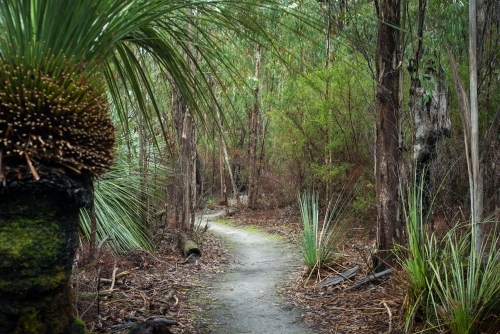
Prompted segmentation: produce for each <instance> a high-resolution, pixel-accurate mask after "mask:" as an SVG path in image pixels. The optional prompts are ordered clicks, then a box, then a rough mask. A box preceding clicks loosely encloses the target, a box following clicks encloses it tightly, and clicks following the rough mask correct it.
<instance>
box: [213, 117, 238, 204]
mask: <svg viewBox="0 0 500 334" xmlns="http://www.w3.org/2000/svg"><path fill="white" fill-rule="evenodd" d="M217 120H218V121H219V125H220V127H221V128H220V131H221V133H220V145H221V148H222V153H223V154H224V162H225V163H226V168H227V171H228V172H229V178H230V179H231V186H232V187H233V196H234V198H235V199H236V205H237V206H238V207H239V206H240V204H241V203H240V196H239V192H238V187H237V186H236V180H235V178H234V174H233V170H232V169H231V163H230V162H229V154H228V153H227V145H226V140H225V138H224V134H225V131H224V127H223V124H222V121H221V118H220V115H219V111H217ZM226 205H227V203H226Z"/></svg>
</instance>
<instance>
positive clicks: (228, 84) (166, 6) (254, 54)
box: [0, 0, 500, 334]
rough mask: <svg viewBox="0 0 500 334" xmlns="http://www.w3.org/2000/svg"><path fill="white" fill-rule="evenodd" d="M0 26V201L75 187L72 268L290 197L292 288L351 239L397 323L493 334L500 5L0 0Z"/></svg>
mask: <svg viewBox="0 0 500 334" xmlns="http://www.w3.org/2000/svg"><path fill="white" fill-rule="evenodd" d="M61 18H62V19H61ZM59 19H61V22H62V23H61V27H64V28H61V27H59V26H57V27H56V26H55V25H54V24H53V22H59ZM0 31H2V32H4V31H5V32H6V33H2V34H1V35H0V202H1V201H2V200H3V199H5V198H8V196H9V195H8V190H9V189H11V188H9V187H13V189H14V190H16V189H18V188H16V187H18V185H19V182H32V181H33V184H36V185H37V186H38V185H40V184H42V185H45V183H44V182H45V181H47V180H48V181H47V184H48V188H47V189H54V188H50V187H53V186H54V184H56V185H57V187H61V189H63V190H64V191H61V193H62V194H63V195H64V196H66V195H67V196H70V195H71V196H73V197H75V198H76V197H78V196H80V194H82V192H80V191H81V190H82V189H84V190H85V191H87V190H88V189H91V190H90V191H89V193H91V195H89V196H87V195H81V196H82V198H83V197H84V199H82V200H81V203H80V202H78V203H77V204H78V207H76V205H77V204H75V210H80V225H79V226H80V228H79V232H80V253H81V254H84V255H85V258H84V259H83V255H82V259H80V261H81V263H80V265H81V266H83V267H84V268H85V266H86V265H88V266H90V267H91V266H93V265H96V263H98V262H99V261H100V259H99V254H100V253H99V252H100V249H101V248H107V247H109V249H110V250H111V251H112V252H113V253H115V254H121V255H123V254H129V253H133V252H142V251H144V252H154V251H155V249H156V248H157V247H160V246H161V247H164V249H165V248H167V247H166V246H165V245H164V244H165V243H168V245H169V246H172V247H174V246H176V245H177V244H178V243H182V240H187V239H189V238H192V239H195V240H197V239H196V236H197V235H198V234H202V233H204V232H205V231H206V229H207V228H204V227H200V226H196V220H195V216H196V214H197V212H202V210H204V209H206V208H207V207H214V208H215V207H217V208H219V207H221V208H222V207H224V208H225V210H226V213H227V214H228V215H232V214H234V213H235V212H234V211H236V212H241V211H244V210H249V211H248V212H250V213H252V212H260V210H274V211H278V210H285V209H286V210H289V212H291V215H293V216H295V217H296V218H297V219H301V225H300V227H301V228H300V232H298V233H297V235H295V236H294V238H295V242H296V245H294V246H295V247H296V249H297V251H300V253H301V255H302V260H303V264H304V266H305V269H304V271H305V272H306V274H305V277H307V279H306V281H307V282H306V283H307V284H310V285H314V284H316V283H319V282H320V281H321V280H322V277H324V276H322V275H320V273H321V272H322V271H326V272H328V274H329V275H330V274H331V275H333V274H338V273H339V272H340V268H341V267H342V266H340V265H337V264H338V262H340V261H341V259H342V258H343V256H344V254H343V252H342V250H343V249H344V248H345V247H347V246H346V244H345V240H346V239H347V238H349V237H351V236H353V235H356V236H360V238H363V242H364V243H365V246H366V247H364V248H363V251H366V253H369V254H368V255H366V261H364V262H365V263H364V265H365V266H366V267H367V269H366V272H365V273H363V275H364V274H366V276H368V275H371V274H373V273H376V272H378V271H382V270H383V269H386V268H388V267H395V268H396V273H395V275H394V276H395V277H396V278H397V279H395V280H394V282H396V283H398V284H400V285H399V286H398V289H400V290H402V291H404V294H405V296H406V299H405V303H404V305H398V307H399V306H401V307H403V308H404V312H405V315H404V317H403V318H404V322H405V323H404V325H403V327H404V328H401V329H400V330H402V331H406V332H409V333H416V332H427V331H428V332H436V333H443V332H447V331H449V332H451V333H452V334H462V333H464V334H465V333H468V334H475V333H477V334H479V333H498V332H500V317H499V316H498V314H500V252H499V249H500V244H499V243H500V240H499V238H500V233H499V231H500V225H499V219H500V2H499V1H498V0H477V1H476V0H469V1H467V0H463V1H456V0H442V1H429V0H413V1H412V0H375V1H369V0H325V1H322V0H297V1H293V0H279V1H274V0H259V1H254V0H235V1H226V0H213V1H205V0H193V1H184V0H182V1H181V0H169V1H160V0H150V1H142V0H123V1H115V0H106V1H105V0H71V2H69V0H31V1H25V0H22V1H20V0H1V1H0ZM54 171H56V172H54ZM53 172H54V173H53ZM60 175H64V177H66V176H67V175H69V176H68V179H70V180H73V179H77V180H79V182H80V181H81V182H82V183H85V184H86V186H87V183H88V185H89V186H88V189H87V188H86V186H80V185H78V186H75V185H73V184H72V183H71V182H69V181H68V182H66V181H67V180H66V179H64V180H62V181H61V180H59V179H57V177H59V176H60ZM52 178H54V179H57V180H56V181H54V180H53V179H52ZM26 180H28V181H26ZM40 180H42V182H38V181H40ZM82 180H83V181H82ZM353 180H356V181H355V182H353ZM37 182H38V183H37ZM65 182H66V183H65ZM30 184H31V183H30ZM67 184H71V187H75V189H69V188H68V189H64V187H69V186H67ZM19 188H20V189H24V190H26V191H28V190H29V189H31V188H29V187H24V188H23V187H19ZM57 189H59V188H57ZM407 189H408V190H407ZM9 191H10V190H9ZM16 191H17V190H16ZM79 192H80V193H79ZM40 193H46V192H45V190H43V189H42V190H40ZM16 194H17V193H16ZM19 194H21V192H19ZM51 194H52V193H51ZM68 194H70V195H68ZM75 194H78V195H75ZM19 196H21V195H19ZM61 196H62V195H61ZM73 197H71V198H73ZM297 198H298V201H297ZM84 202H85V203H84ZM51 203H52V202H51ZM62 205H64V204H63V203H62V204H61V206H62ZM229 207H232V208H233V209H232V210H234V211H230V210H229ZM80 208H81V209H80ZM76 212H77V213H78V211H76ZM75 217H76V216H75ZM485 217H486V218H485ZM29 219H30V221H31V217H30V218H29ZM7 220H8V218H6V219H5V220H4V221H1V222H0V223H1V224H5V226H6V225H7V224H16V223H15V222H14V223H13V222H10V221H7ZM75 221H76V218H75ZM1 224H0V233H4V232H3V231H10V230H9V228H7V227H4V225H1ZM276 224H278V223H276ZM280 224H281V223H280ZM283 224H288V223H283ZM165 230H168V231H169V233H171V234H169V236H171V238H170V239H168V240H164V239H162V238H163V237H164V234H165V233H163V232H164V231H165ZM359 231H362V232H359ZM358 232H359V234H356V233H358ZM5 233H7V232H5ZM174 236H175V237H174ZM3 238H4V240H9V235H7V234H5V235H3ZM40 239H43V238H40ZM200 240H202V239H200ZM350 246H352V245H350ZM75 247H76V246H75ZM352 247H354V246H352ZM139 250H140V251H139ZM359 252H360V253H361V251H359ZM27 253H30V254H31V253H36V251H34V250H30V251H29V252H27ZM69 253H71V252H69ZM69 253H68V254H69ZM71 254H72V253H71ZM140 254H142V253H140ZM14 255H15V256H17V255H16V254H14ZM14 255H13V256H14ZM140 256H142V255H140ZM140 256H137V257H140ZM0 257H2V254H0ZM363 260H365V254H364V253H363ZM186 261H187V260H186ZM139 262H140V261H139ZM145 262H147V261H145ZM148 263H149V262H148ZM9 265H10V262H9ZM336 265H337V266H336ZM176 266H177V262H176ZM6 268H7V267H6ZM9 268H10V267H9ZM68 268H69V267H68ZM0 269H2V268H0ZM80 269H81V268H80ZM68 270H69V269H68ZM1 271H2V270H0V272H1ZM83 271H85V269H83ZM4 272H8V270H4ZM95 272H96V273H97V274H96V275H97V276H98V275H99V273H98V271H97V270H95ZM99 280H100V278H99V277H97V278H95V282H94V283H93V284H94V285H93V286H92V289H94V287H96V288H97V289H98V288H99V284H100V281H99ZM96 282H97V283H96ZM396 283H394V284H396ZM111 290H112V289H111ZM68 293H69V292H68ZM332 293H333V292H332ZM98 298H99V297H97V299H98ZM21 302H22V300H21ZM0 304H2V303H0ZM5 305H7V304H5ZM384 307H386V308H387V309H389V307H388V306H387V305H385V306H384ZM163 311H165V309H163ZM165 312H167V311H165ZM384 312H385V309H384ZM69 313H71V312H69ZM69 313H68V314H69ZM388 313H389V318H390V321H392V315H391V313H390V310H389V312H388ZM1 315H2V314H0V316H1ZM68 317H70V316H68ZM9 321H10V320H9ZM71 321H73V320H71ZM390 321H389V323H390V324H391V325H392V323H391V322H390ZM61 326H62V325H61ZM0 333H1V329H0Z"/></svg>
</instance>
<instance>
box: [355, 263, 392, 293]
mask: <svg viewBox="0 0 500 334" xmlns="http://www.w3.org/2000/svg"><path fill="white" fill-rule="evenodd" d="M393 272H394V269H392V268H389V269H387V270H384V271H381V272H379V273H376V274H373V275H370V276H366V277H365V278H362V279H360V280H357V281H356V282H355V283H354V284H353V285H352V286H350V287H349V288H347V290H352V289H356V288H357V287H359V286H361V285H363V284H366V283H368V282H371V281H374V280H376V279H377V278H380V277H383V276H385V275H390V274H392V273H393Z"/></svg>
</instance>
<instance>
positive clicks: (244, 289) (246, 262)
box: [203, 212, 313, 334]
mask: <svg viewBox="0 0 500 334" xmlns="http://www.w3.org/2000/svg"><path fill="white" fill-rule="evenodd" d="M220 215H221V212H217V213H214V214H211V215H207V216H204V217H203V219H204V220H206V221H208V224H209V226H210V227H209V231H212V232H213V233H214V234H217V235H219V236H220V237H221V238H222V239H223V241H224V243H225V244H226V246H227V247H228V248H229V249H230V252H231V253H232V254H233V256H234V261H235V265H234V268H232V270H229V272H227V273H225V274H223V275H221V277H220V279H219V280H218V282H217V283H214V284H215V286H214V288H213V289H211V290H210V292H209V294H210V296H209V297H210V298H211V299H212V300H215V302H214V305H211V306H212V309H211V311H210V315H209V316H210V318H211V320H212V321H213V332H214V333H225V334H238V333H273V334H306V333H313V332H312V331H311V330H310V329H307V328H306V327H305V326H304V325H303V324H302V323H300V322H299V320H300V312H298V311H297V310H296V309H295V308H294V307H293V304H291V303H290V302H287V301H285V300H284V299H283V298H281V297H280V295H279V294H278V289H279V288H280V286H283V285H285V284H286V282H287V281H288V279H289V278H290V277H291V274H292V273H293V272H294V271H295V272H296V271H297V269H298V268H299V265H300V259H299V257H298V254H296V249H293V247H291V245H289V244H287V243H286V242H284V241H282V240H281V239H279V238H278V237H276V236H272V235H269V234H266V233H262V232H256V231H252V230H248V229H244V228H239V227H233V226H229V225H226V224H222V223H220V222H217V220H218V217H219V216H220Z"/></svg>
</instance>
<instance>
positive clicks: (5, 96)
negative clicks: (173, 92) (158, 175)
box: [0, 0, 261, 333]
mask: <svg viewBox="0 0 500 334" xmlns="http://www.w3.org/2000/svg"><path fill="white" fill-rule="evenodd" d="M188 6H192V8H196V11H197V12H202V13H204V16H203V17H204V18H205V20H206V21H207V22H211V23H213V24H217V25H218V26H220V27H223V28H227V29H232V30H233V31H236V32H237V33H241V32H242V31H243V30H244V28H249V29H252V30H254V31H255V32H257V33H260V32H261V29H260V27H259V26H258V25H257V24H256V23H255V22H254V21H252V20H251V19H249V17H251V16H250V15H247V14H246V12H247V11H251V10H252V6H249V5H248V4H247V3H245V1H212V2H206V1H200V2H198V1H192V2H185V1H177V0H171V1H160V0H150V1H142V0H123V1H115V0H75V1H67V0H31V1H24V0H23V1H19V0H3V1H1V2H0V30H1V31H2V34H1V36H0V333H82V332H83V331H84V328H83V325H82V324H79V322H78V321H76V320H75V318H74V317H73V315H72V307H71V300H70V289H69V286H68V280H69V277H70V274H71V265H72V261H73V256H74V253H75V250H76V247H77V243H78V242H77V240H78V225H79V220H78V215H79V210H80V208H81V207H82V206H86V205H89V204H90V203H91V202H92V201H93V193H92V182H93V179H94V178H96V177H99V176H101V175H103V174H104V173H105V172H106V170H107V168H108V167H109V166H110V164H111V163H112V161H113V155H114V139H115V130H114V127H113V124H112V122H111V120H110V118H109V112H108V110H109V108H108V106H109V104H110V103H113V104H114V105H115V106H116V108H118V109H119V108H120V106H122V105H123V103H122V102H123V99H135V100H136V101H137V103H138V105H139V107H140V108H141V109H142V110H146V109H147V107H146V103H150V104H151V105H152V108H153V109H154V110H155V111H156V113H157V115H160V112H159V108H158V106H157V104H156V103H155V99H154V95H153V88H152V87H153V85H152V83H151V81H150V80H149V79H148V76H147V75H146V73H145V72H144V70H143V68H142V67H141V62H140V60H139V58H138V57H137V53H136V52H135V51H136V50H139V49H140V50H141V52H144V53H145V54H147V56H148V57H149V58H150V59H151V60H152V61H154V63H155V64H156V65H157V66H158V69H159V70H160V71H161V72H162V73H163V74H165V75H166V74H167V73H168V75H169V76H170V78H172V79H173V81H174V82H175V84H176V86H177V87H178V89H179V90H180V92H181V94H182V95H183V96H184V98H185V99H186V100H187V101H188V103H189V104H190V105H191V107H192V108H191V109H190V110H191V112H193V113H196V112H200V110H201V108H199V107H198V106H200V105H202V104H203V101H204V98H203V96H201V102H199V101H198V102H195V98H194V97H195V96H198V97H200V96H199V94H197V93H199V92H201V91H202V86H203V84H204V82H206V80H204V78H201V79H200V78H199V77H198V78H196V79H195V75H194V74H193V71H192V69H191V67H190V64H189V63H190V60H191V61H193V62H194V63H195V67H197V66H196V64H197V63H200V62H201V61H204V60H205V59H208V58H209V57H210V56H213V55H216V54H217V50H218V49H217V46H216V43H215V41H213V40H212V39H211V36H209V35H205V34H204V32H203V30H202V29H201V28H200V27H197V26H196V24H195V25H193V26H194V28H192V29H194V30H197V29H198V32H199V33H200V35H201V36H203V37H204V38H203V39H202V40H200V41H198V43H197V45H196V46H195V48H196V49H197V53H196V57H195V56H194V54H193V52H192V51H191V50H192V49H191V47H192V45H189V44H190V39H189V38H186V37H187V36H189V35H190V34H189V33H188V31H187V30H186V28H185V27H186V26H187V24H186V23H187V22H191V23H192V22H194V21H193V20H192V17H191V16H190V15H189V14H188V11H186V7H188ZM197 22H199V21H197ZM119 87H126V88H127V89H126V90H125V91H126V92H127V94H128V96H123V95H120V94H119V92H120V89H119ZM144 92H145V93H144ZM205 100H206V101H211V97H210V96H208V97H205ZM123 120H124V121H126V119H123Z"/></svg>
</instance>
